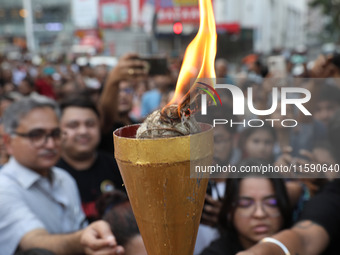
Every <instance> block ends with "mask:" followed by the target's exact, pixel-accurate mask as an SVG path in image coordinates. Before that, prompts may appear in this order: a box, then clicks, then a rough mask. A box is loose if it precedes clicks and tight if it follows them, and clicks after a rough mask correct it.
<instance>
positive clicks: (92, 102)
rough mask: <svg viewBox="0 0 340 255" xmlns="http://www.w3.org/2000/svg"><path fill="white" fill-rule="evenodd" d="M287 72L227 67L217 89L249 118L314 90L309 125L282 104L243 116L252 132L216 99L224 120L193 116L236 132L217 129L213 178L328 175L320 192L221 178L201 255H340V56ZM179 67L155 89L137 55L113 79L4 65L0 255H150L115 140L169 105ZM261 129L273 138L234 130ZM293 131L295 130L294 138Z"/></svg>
mask: <svg viewBox="0 0 340 255" xmlns="http://www.w3.org/2000/svg"><path fill="white" fill-rule="evenodd" d="M279 59H284V61H285V62H284V64H285V65H284V69H282V68H281V69H278V68H276V69H275V68H272V67H271V66H270V63H268V65H267V62H266V61H265V59H264V57H263V56H260V55H256V54H252V55H248V56H246V57H245V58H243V59H242V61H241V62H240V64H239V68H237V69H236V70H235V71H234V72H233V73H232V74H231V73H229V72H228V61H227V60H226V59H222V58H221V59H217V60H216V63H215V68H216V78H218V80H217V81H218V82H219V83H224V84H231V85H232V86H237V87H238V88H240V89H241V90H242V92H243V94H244V96H245V98H246V99H245V104H246V105H247V102H248V101H249V100H251V101H252V104H253V106H254V108H255V109H259V110H266V109H269V108H271V105H272V104H273V102H274V99H273V97H272V95H273V88H276V87H278V88H279V89H280V86H281V87H292V88H294V87H301V88H305V89H307V90H308V91H310V93H311V98H310V100H309V101H308V102H306V103H305V104H304V107H305V108H306V109H308V111H309V112H310V113H311V115H305V114H302V112H301V109H300V108H299V107H294V106H293V104H289V105H288V104H287V105H285V107H286V108H285V110H286V113H285V114H282V109H281V108H282V107H284V105H283V104H282V105H281V103H280V98H278V101H279V102H278V103H277V107H276V110H275V111H272V112H271V113H270V114H269V115H268V116H256V115H254V113H253V112H252V111H249V109H248V107H245V108H246V112H245V114H244V116H241V117H242V118H241V117H240V116H237V115H235V114H234V113H233V105H234V101H233V100H235V99H233V95H232V94H231V93H229V92H226V91H225V90H223V91H222V89H217V92H218V93H219V95H220V96H221V106H218V107H217V106H209V107H208V114H207V115H206V116H203V114H202V115H201V114H200V113H199V112H198V113H197V115H196V116H195V117H196V119H197V120H198V121H206V122H208V123H211V124H213V122H214V120H216V119H220V120H221V119H226V120H228V123H229V124H228V125H215V127H214V162H213V165H220V166H227V165H233V166H236V167H237V169H240V168H241V167H244V166H259V167H260V166H263V165H266V164H268V165H271V166H294V167H305V166H306V165H307V166H308V167H312V166H314V167H315V166H318V165H319V166H321V167H324V168H322V169H327V171H314V172H315V175H308V178H306V176H307V175H306V176H304V175H300V176H293V175H289V176H288V175H286V176H280V175H279V173H277V175H276V176H274V177H275V178H273V176H266V175H264V176H261V178H259V176H258V175H256V174H245V175H242V176H227V175H225V174H224V173H218V174H214V175H211V178H210V180H209V185H208V190H207V194H206V198H205V204H204V208H203V211H202V217H201V223H200V226H199V230H198V236H197V242H196V247H195V252H194V254H195V255H200V254H201V255H219V254H221V255H222V254H224V255H225V254H236V253H239V252H240V253H239V254H242V255H243V254H244V255H246V254H247V255H248V254H249V255H251V254H253V255H255V254H283V253H285V254H300V255H301V254H339V250H340V246H339V245H338V244H337V243H336V240H338V239H339V237H340V224H339V222H340V219H339V218H340V217H339V216H337V211H338V210H337V209H340V205H339V202H338V201H340V200H339V195H340V190H339V188H340V183H339V181H338V179H337V178H338V177H339V176H340V173H339V165H338V164H339V161H340V146H339V144H340V135H339V134H340V124H339V123H340V112H339V110H340V82H339V80H337V78H338V76H340V55H338V54H337V53H332V54H330V55H321V56H320V57H319V58H317V59H315V60H314V61H312V62H310V63H309V64H307V62H303V63H295V62H294V61H295V60H296V55H294V54H292V55H287V54H286V53H285V54H282V55H280V58H279ZM301 59H304V58H302V55H301V58H299V60H301ZM180 63H181V61H180V60H179V59H171V60H169V70H168V72H167V73H166V74H159V75H153V76H150V75H149V74H148V71H147V68H146V66H147V63H146V62H145V61H144V60H142V59H140V58H139V56H138V55H137V54H126V55H124V56H122V57H121V58H120V60H119V62H118V64H117V65H116V66H115V67H114V68H112V69H111V70H109V69H108V67H107V66H104V65H99V66H90V65H84V66H79V65H77V64H76V63H75V62H72V63H70V64H65V63H64V62H63V61H56V62H48V61H46V62H44V61H43V62H42V63H41V64H40V65H34V64H33V63H32V62H31V61H30V60H27V59H23V60H10V59H7V58H6V57H2V58H1V59H0V120H1V123H0V135H1V139H0V165H1V169H0V205H1V206H0V218H1V220H0V255H13V254H127V255H146V254H147V253H146V250H145V247H144V244H143V240H142V238H141V235H140V233H139V230H138V226H137V223H136V220H135V218H134V216H133V212H132V209H131V206H130V203H129V200H128V197H127V195H126V190H125V186H124V183H123V180H122V177H121V175H120V173H119V169H118V166H117V164H116V161H115V159H114V157H113V153H114V146H113V138H112V132H113V131H114V130H116V129H117V128H120V127H122V126H125V125H130V124H134V123H139V122H142V121H143V120H144V119H145V118H146V117H147V116H148V114H150V113H151V112H153V111H154V110H156V109H159V108H162V107H164V106H165V105H166V104H167V103H168V102H169V101H170V100H171V98H172V95H173V94H174V90H175V85H176V81H177V78H178V74H179V72H180V67H181V65H180ZM281 83H283V84H284V85H283V86H282V85H280V84H281ZM290 96H291V98H292V99H298V98H299V97H300V96H301V95H300V94H299V93H292V95H290ZM247 99H249V100H247ZM254 118H256V121H257V123H264V124H263V125H257V126H256V127H254V126H253V127H251V126H250V125H248V126H247V125H240V124H235V125H230V123H233V122H234V123H249V122H248V121H249V120H252V119H254ZM265 119H273V120H277V121H273V122H265V121H264V120H265ZM284 119H290V120H291V119H294V120H296V123H297V125H296V126H294V127H285V126H284V125H282V121H283V120H284ZM261 121H262V122H261ZM300 169H301V168H300ZM317 173H319V174H317ZM278 177H281V178H278ZM317 208H325V209H324V210H323V211H322V212H321V213H320V211H319V210H318V209H317ZM271 236H273V237H274V238H273V237H271ZM193 238H194V237H193ZM282 252H283V253H282Z"/></svg>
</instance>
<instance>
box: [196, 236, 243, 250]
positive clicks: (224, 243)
mask: <svg viewBox="0 0 340 255" xmlns="http://www.w3.org/2000/svg"><path fill="white" fill-rule="evenodd" d="M243 250H244V249H243V247H242V245H241V244H240V242H239V240H238V238H237V235H236V233H231V232H227V231H225V232H223V233H221V236H220V237H219V238H218V239H216V240H215V241H213V242H211V244H210V245H209V246H208V247H207V248H205V249H204V250H203V251H202V252H201V254H200V255H235V254H236V253H238V252H240V251H243Z"/></svg>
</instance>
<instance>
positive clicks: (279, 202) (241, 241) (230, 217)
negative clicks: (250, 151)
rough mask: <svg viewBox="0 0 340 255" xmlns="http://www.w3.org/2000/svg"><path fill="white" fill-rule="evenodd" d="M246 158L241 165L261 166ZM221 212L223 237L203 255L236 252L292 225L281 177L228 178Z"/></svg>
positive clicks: (249, 175)
mask: <svg viewBox="0 0 340 255" xmlns="http://www.w3.org/2000/svg"><path fill="white" fill-rule="evenodd" d="M261 163H262V162H261V161H258V160H253V159H249V160H245V161H243V162H241V164H240V166H247V165H249V166H254V165H261ZM226 185H227V186H226V193H225V196H224V200H223V205H222V208H221V212H220V215H219V227H220V238H219V239H217V240H216V241H214V242H212V243H211V244H210V246H209V247H207V248H206V249H205V250H204V251H203V252H202V253H201V255H229V254H230V255H234V254H236V253H237V252H239V251H242V250H245V249H248V248H249V247H251V246H253V245H254V244H256V243H257V242H259V241H260V240H262V239H263V238H265V237H269V236H271V235H273V234H275V233H276V232H278V231H280V230H282V229H284V228H287V227H289V226H290V223H291V222H290V221H291V209H290V205H289V200H288V195H287V192H286V188H285V184H284V181H283V180H282V179H273V178H271V179H270V178H266V177H260V178H258V177H257V176H256V175H254V174H245V173H243V175H242V176H241V178H228V180H227V184H226Z"/></svg>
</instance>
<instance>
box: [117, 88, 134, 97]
mask: <svg viewBox="0 0 340 255" xmlns="http://www.w3.org/2000/svg"><path fill="white" fill-rule="evenodd" d="M119 92H124V93H126V94H129V95H130V94H133V92H134V90H133V88H123V89H119Z"/></svg>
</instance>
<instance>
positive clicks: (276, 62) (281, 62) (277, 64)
mask: <svg viewBox="0 0 340 255" xmlns="http://www.w3.org/2000/svg"><path fill="white" fill-rule="evenodd" d="M267 65H268V71H269V72H270V73H271V74H272V75H273V77H279V78H284V77H286V75H287V67H286V60H285V58H284V56H271V57H268V59H267Z"/></svg>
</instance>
